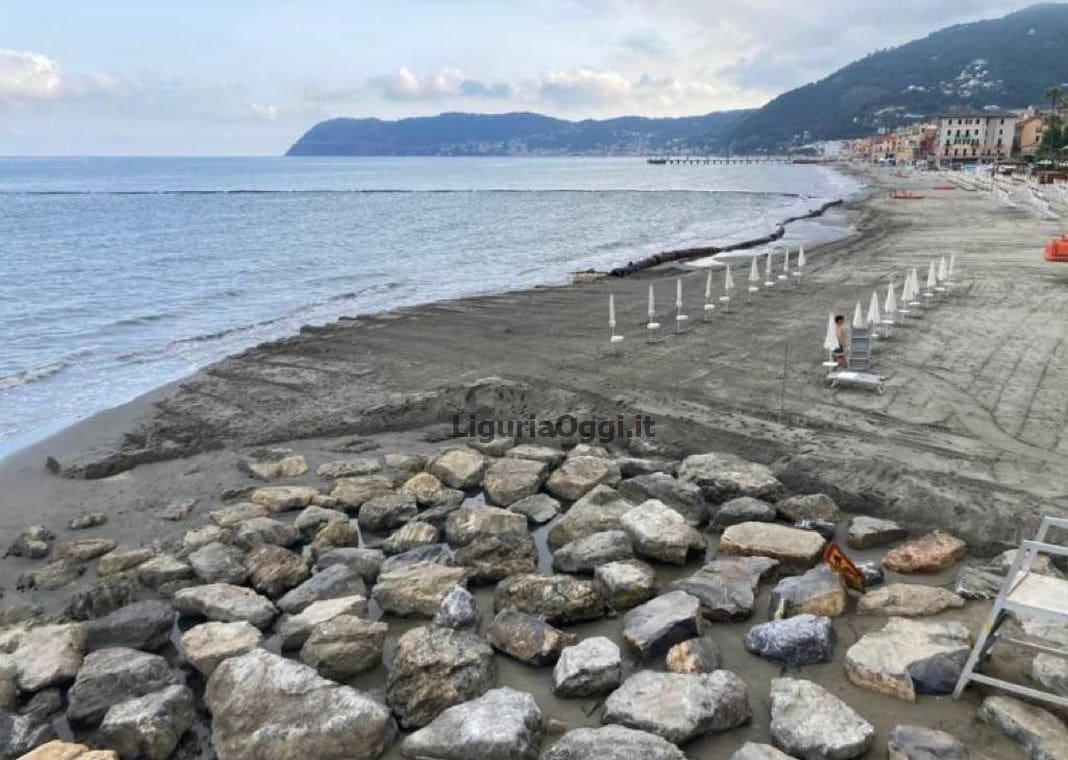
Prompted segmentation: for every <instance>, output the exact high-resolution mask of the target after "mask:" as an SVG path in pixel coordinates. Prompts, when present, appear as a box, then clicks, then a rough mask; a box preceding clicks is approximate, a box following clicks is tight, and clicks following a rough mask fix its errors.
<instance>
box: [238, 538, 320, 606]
mask: <svg viewBox="0 0 1068 760" xmlns="http://www.w3.org/2000/svg"><path fill="white" fill-rule="evenodd" d="M245 564H246V565H247V566H248V570H249V582H250V583H251V584H252V587H253V588H255V589H256V590H257V591H259V592H260V593H261V594H266V595H267V596H269V597H271V598H272V599H274V598H276V597H279V596H281V595H282V594H284V593H286V592H287V591H289V590H290V589H291V588H295V587H296V586H299V585H300V584H301V583H303V582H304V581H306V580H307V579H308V576H309V575H310V574H311V572H310V571H309V570H308V565H307V563H306V562H305V561H304V558H303V557H301V556H300V555H299V554H294V553H293V552H291V551H289V550H287V549H283V548H282V547H281V546H270V545H265V546H257V547H256V548H255V549H253V550H252V551H250V552H249V553H248V556H247V557H245Z"/></svg>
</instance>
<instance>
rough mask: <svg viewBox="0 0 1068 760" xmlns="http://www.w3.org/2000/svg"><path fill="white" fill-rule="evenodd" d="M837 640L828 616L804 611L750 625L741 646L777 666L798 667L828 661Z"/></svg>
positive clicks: (830, 658) (832, 655)
mask: <svg viewBox="0 0 1068 760" xmlns="http://www.w3.org/2000/svg"><path fill="white" fill-rule="evenodd" d="M837 641H838V637H837V634H835V632H834V626H833V625H832V624H831V619H830V618H829V617H822V616H819V615H809V614H804V615H797V616H796V617H791V618H787V619H786V620H773V621H771V622H770V623H763V624H761V625H754V626H753V627H752V628H750V629H749V633H747V634H746V636H745V648H746V649H747V650H749V651H750V652H752V653H753V654H756V655H759V656H761V657H763V658H764V659H766V660H771V661H772V662H776V663H779V664H780V665H789V666H791V667H800V666H802V665H815V664H816V663H818V662H830V661H831V660H832V659H834V645H835V643H836V642H837Z"/></svg>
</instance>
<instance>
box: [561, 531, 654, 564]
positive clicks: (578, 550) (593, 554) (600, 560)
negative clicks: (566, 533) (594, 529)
mask: <svg viewBox="0 0 1068 760" xmlns="http://www.w3.org/2000/svg"><path fill="white" fill-rule="evenodd" d="M633 557H634V548H633V547H632V546H631V543H630V538H629V537H628V536H627V534H626V533H625V532H623V531H621V530H606V531H602V532H601V533H592V534H590V535H588V536H585V537H583V538H578V539H575V540H574V541H571V542H569V543H566V544H564V545H563V546H562V547H560V548H559V549H558V550H557V551H556V552H555V553H554V554H553V570H556V571H557V572H560V573H592V572H593V571H594V570H596V569H597V568H598V567H600V566H601V565H604V564H607V563H609V562H616V561H618V560H625V559H632V558H633Z"/></svg>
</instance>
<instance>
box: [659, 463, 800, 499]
mask: <svg viewBox="0 0 1068 760" xmlns="http://www.w3.org/2000/svg"><path fill="white" fill-rule="evenodd" d="M679 480H685V481H688V482H690V483H693V484H694V485H696V486H697V487H698V488H700V489H701V492H702V493H703V494H704V495H705V498H706V499H707V500H708V501H710V502H711V503H712V504H720V503H722V502H724V501H727V500H728V499H734V498H736V497H738V496H752V497H753V498H755V499H764V500H766V501H775V500H776V499H778V498H779V496H781V495H782V492H783V487H782V484H781V483H780V482H779V481H778V479H777V478H776V477H775V476H774V475H773V474H772V473H771V470H770V469H768V468H767V467H765V466H764V465H762V464H755V463H753V462H747V461H746V460H744V459H742V458H741V457H737V456H735V455H733V454H717V453H709V454H695V455H693V456H689V457H686V458H685V459H684V460H682V463H681V464H680V465H679Z"/></svg>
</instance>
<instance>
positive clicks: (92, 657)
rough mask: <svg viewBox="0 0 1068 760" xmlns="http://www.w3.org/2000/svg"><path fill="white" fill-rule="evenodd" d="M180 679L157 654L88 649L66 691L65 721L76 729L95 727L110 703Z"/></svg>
mask: <svg viewBox="0 0 1068 760" xmlns="http://www.w3.org/2000/svg"><path fill="white" fill-rule="evenodd" d="M181 682H182V678H181V676H180V675H179V674H178V673H176V672H175V671H173V670H171V668H170V666H169V665H168V664H167V661H166V660H164V659H163V658H162V657H159V656H158V655H154V654H146V653H145V652H139V651H137V650H136V649H127V648H126V647H114V648H112V649H101V650H98V651H96V652H91V653H90V654H88V655H86V658H85V661H84V662H83V663H82V667H81V669H80V670H79V671H78V676H77V677H76V678H75V679H74V685H73V686H71V687H70V691H69V692H68V693H67V720H69V721H70V724H71V725H72V726H75V727H79V728H84V727H89V726H95V725H96V724H98V723H99V722H100V721H101V720H102V719H103V717H104V715H105V713H107V711H108V709H109V708H110V707H111V706H112V705H117V704H119V703H120V702H125V701H126V700H128V699H130V698H132V697H140V696H143V695H145V694H151V693H152V692H154V691H159V690H160V689H163V688H165V687H167V686H171V685H174V684H181Z"/></svg>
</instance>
